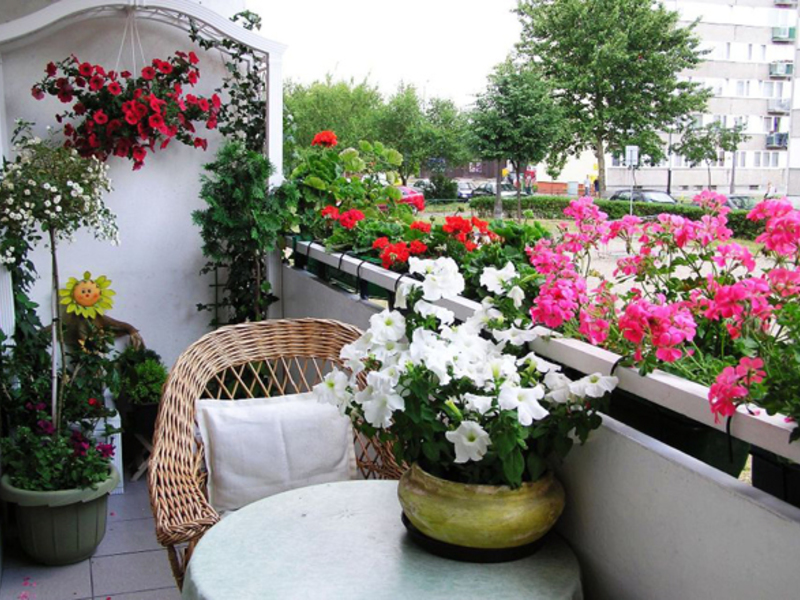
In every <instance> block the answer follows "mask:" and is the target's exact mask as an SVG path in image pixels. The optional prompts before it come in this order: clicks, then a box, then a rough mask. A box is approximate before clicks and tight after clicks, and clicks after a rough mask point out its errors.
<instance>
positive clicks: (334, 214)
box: [320, 204, 339, 219]
mask: <svg viewBox="0 0 800 600" xmlns="http://www.w3.org/2000/svg"><path fill="white" fill-rule="evenodd" d="M320 214H321V215H322V216H323V217H327V218H328V219H338V218H339V209H338V208H337V207H335V206H334V205H333V204H331V205H330V206H326V207H325V208H323V209H322V210H321V211H320Z"/></svg>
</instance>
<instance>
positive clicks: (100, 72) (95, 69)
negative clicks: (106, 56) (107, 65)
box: [94, 65, 106, 75]
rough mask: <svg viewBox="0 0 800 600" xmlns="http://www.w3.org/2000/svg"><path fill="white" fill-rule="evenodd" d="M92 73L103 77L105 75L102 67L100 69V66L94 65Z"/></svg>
mask: <svg viewBox="0 0 800 600" xmlns="http://www.w3.org/2000/svg"><path fill="white" fill-rule="evenodd" d="M94 72H95V73H97V74H98V75H105V74H106V70H105V69H104V68H103V67H101V66H100V65H95V66H94Z"/></svg>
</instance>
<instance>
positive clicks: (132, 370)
mask: <svg viewBox="0 0 800 600" xmlns="http://www.w3.org/2000/svg"><path fill="white" fill-rule="evenodd" d="M114 362H115V368H116V370H117V372H118V374H119V381H118V383H117V386H118V393H117V398H118V399H119V402H118V408H119V410H120V412H122V413H123V415H124V416H125V417H126V419H125V424H126V427H125V429H126V430H130V431H132V432H134V433H138V434H140V435H142V436H144V437H145V438H147V439H152V437H153V431H154V430H155V424H156V416H158V403H159V401H160V400H161V388H162V387H163V386H164V382H165V381H166V380H167V368H166V367H165V366H164V364H163V363H162V362H161V356H160V355H159V354H158V352H155V351H154V350H149V349H147V348H142V347H136V346H133V345H130V346H128V347H127V348H125V350H124V351H123V352H122V353H121V354H120V355H119V356H118V357H117V359H116V360H115V361H114Z"/></svg>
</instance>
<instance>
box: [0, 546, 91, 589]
mask: <svg viewBox="0 0 800 600" xmlns="http://www.w3.org/2000/svg"><path fill="white" fill-rule="evenodd" d="M15 554H16V553H15ZM3 562H4V564H3V584H2V586H0V600H79V599H84V598H86V599H88V598H91V597H92V579H91V574H90V566H89V561H88V560H85V561H83V562H80V563H77V564H74V565H67V566H64V567H45V566H43V565H36V564H34V563H33V562H32V561H30V559H28V558H25V557H22V556H15V555H11V554H10V552H9V553H8V554H6V555H4V556H3ZM25 583H27V584H28V585H25ZM26 592H27V595H26Z"/></svg>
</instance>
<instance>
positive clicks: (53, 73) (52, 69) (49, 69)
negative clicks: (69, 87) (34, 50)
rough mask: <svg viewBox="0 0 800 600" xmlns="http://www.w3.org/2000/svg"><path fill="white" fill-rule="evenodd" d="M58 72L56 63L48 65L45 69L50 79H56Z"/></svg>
mask: <svg viewBox="0 0 800 600" xmlns="http://www.w3.org/2000/svg"><path fill="white" fill-rule="evenodd" d="M57 70H58V69H57V68H56V63H54V62H49V63H47V67H45V72H46V73H47V76H48V77H55V76H56V72H57Z"/></svg>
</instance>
